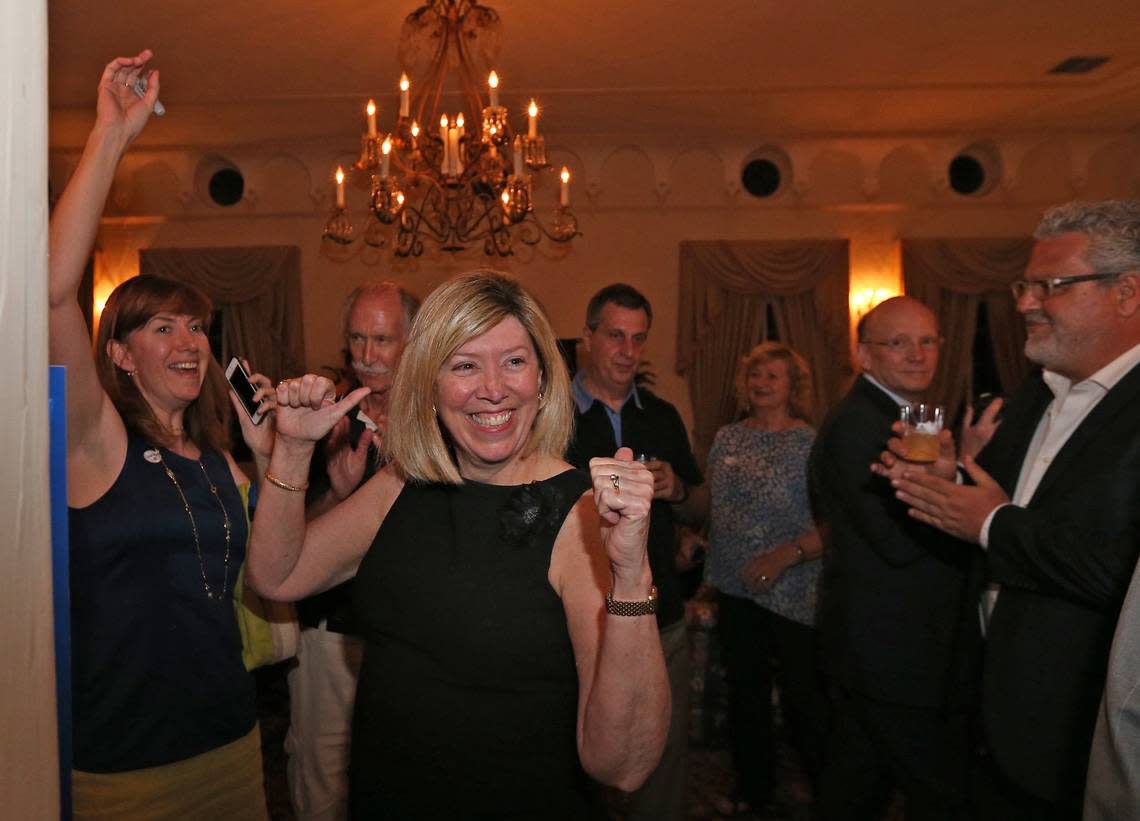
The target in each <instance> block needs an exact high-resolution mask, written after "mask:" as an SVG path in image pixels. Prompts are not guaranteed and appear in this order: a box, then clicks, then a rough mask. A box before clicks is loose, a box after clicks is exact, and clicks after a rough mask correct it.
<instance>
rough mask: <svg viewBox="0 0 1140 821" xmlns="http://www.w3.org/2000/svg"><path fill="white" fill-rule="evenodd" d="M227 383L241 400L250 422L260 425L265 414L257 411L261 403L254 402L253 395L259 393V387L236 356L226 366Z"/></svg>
mask: <svg viewBox="0 0 1140 821" xmlns="http://www.w3.org/2000/svg"><path fill="white" fill-rule="evenodd" d="M226 381H227V382H229V383H230V388H232V389H233V392H234V393H236V394H237V397H238V399H240V400H241V406H242V407H243V408H245V412H246V414H247V415H248V416H249V420H250V421H251V422H253V424H255V425H258V424H260V423H261V420H262V419H264V418H265V414H263V413H262V412H261V411H259V410H258V409H257V408H258V405H259V404H260V403H259V402H254V401H253V395H254V394H255V393H257V386H256V385H254V384H253V382H251V381H250V379H249V374H248V373H246V370H245V368H243V367H242V364H241V360H239V359H238V358H237V357H236V356H235V357H234V358H233V359H231V360H230V364H229V365H227V366H226Z"/></svg>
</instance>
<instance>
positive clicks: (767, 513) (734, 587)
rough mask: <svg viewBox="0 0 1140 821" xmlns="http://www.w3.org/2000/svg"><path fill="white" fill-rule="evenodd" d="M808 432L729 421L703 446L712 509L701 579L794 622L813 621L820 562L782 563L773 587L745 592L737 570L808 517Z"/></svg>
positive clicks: (802, 527)
mask: <svg viewBox="0 0 1140 821" xmlns="http://www.w3.org/2000/svg"><path fill="white" fill-rule="evenodd" d="M813 439H815V431H814V430H812V429H811V428H810V427H806V426H804V427H798V428H792V429H790V430H784V431H774V432H773V431H762V430H756V429H755V428H750V427H748V426H746V425H744V424H741V423H736V424H732V425H725V426H724V427H723V428H721V429H720V430H719V431H717V434H716V439H714V440H713V446H712V450H710V451H709V461H708V469H709V472H710V473H711V474H712V516H711V521H710V525H709V552H708V558H707V559H706V561H705V582H706V583H708V584H710V585H711V586H713V587H715V588H716V589H717V590H719V591H720V592H722V593H726V594H728V595H730V596H738V597H740V598H745V599H751V600H752V601H754V602H756V603H757V604H759V605H760V606H761V607H765V608H767V609H769V610H771V611H773V612H774V613H778V614H780V615H781V616H784V617H785V618H788V619H791V620H793V621H796V622H799V623H801V624H807V625H812V624H814V623H815V600H816V585H817V582H818V580H819V571H820V562H819V561H808V562H804V563H802V564H798V565H794V566H792V567H789V568H788V569H787V570H786V571H784V573H783V574H782V575H781V576H780V578H779V580H778V581H777V582H776V584H775V586H774V587H773V588H772V590H770V591H767V592H759V593H752V592H751V591H749V590H748V588H746V587H745V586H744V581H743V579H742V578H741V575H740V574H741V571H742V570H743V569H744V565H745V564H746V563H747V562H748V560H749V559H751V558H752V557H753V556H756V555H758V554H760V553H764V552H766V551H768V550H771V549H772V548H773V547H776V546H778V545H781V544H784V543H785V542H789V541H791V540H792V539H794V538H796V537H797V536H800V535H802V534H804V533H806V532H807V531H809V530H811V529H812V528H813V527H814V526H815V523H814V522H813V520H812V516H811V505H810V503H809V501H808V487H807V463H808V453H809V452H810V451H811V444H812V440H813Z"/></svg>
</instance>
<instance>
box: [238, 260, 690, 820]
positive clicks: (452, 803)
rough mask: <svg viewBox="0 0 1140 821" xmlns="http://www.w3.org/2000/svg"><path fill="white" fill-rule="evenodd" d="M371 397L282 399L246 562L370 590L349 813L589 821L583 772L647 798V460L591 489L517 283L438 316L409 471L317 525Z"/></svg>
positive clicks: (465, 285)
mask: <svg viewBox="0 0 1140 821" xmlns="http://www.w3.org/2000/svg"><path fill="white" fill-rule="evenodd" d="M366 391H367V389H362V390H359V391H356V392H354V393H351V394H349V395H348V396H347V397H345V398H344V399H342V400H340V401H339V402H336V401H334V399H335V397H334V395H333V392H332V385H331V384H330V383H329V381H328V380H327V379H324V378H323V377H317V376H313V375H308V376H305V377H303V378H301V379H295V380H289V381H287V382H285V383H282V384H281V385H279V386H278V405H279V409H278V421H277V424H278V428H277V441H276V445H275V448H274V453H273V457H272V460H271V463H270V466H269V474H268V475H267V477H266V478H267V481H268V483H269V484H268V485H267V487H266V492H264V493H263V495H262V497H261V501H260V509H259V515H258V518H257V523H256V524H255V526H254V534H253V538H252V541H251V554H250V567H249V578H250V581H251V583H253V584H254V585H255V586H256V587H257V588H258V589H259V590H260V591H261V592H262V593H263V594H264V595H267V596H270V597H272V598H280V599H286V600H289V599H295V598H298V597H301V596H305V595H309V594H311V593H313V592H316V591H319V590H322V589H324V588H326V587H328V586H330V585H333V584H336V583H338V582H340V581H342V580H344V579H346V578H349V577H351V576H353V575H356V578H357V581H356V584H355V586H354V594H353V599H354V609H355V612H356V615H357V619H358V622H359V624H360V627H361V632H362V635H363V637H364V639H365V642H366V649H365V657H364V668H363V670H362V671H361V678H360V684H359V690H358V694H357V702H356V717H355V721H354V727H353V745H352V760H351V765H350V782H351V788H350V789H351V811H352V816H353V817H354V818H358V819H360V818H392V819H492V818H503V819H505V818H511V819H535V821H537V819H543V821H547V820H548V819H580V818H588V817H590V815H591V813H592V812H593V810H592V809H591V806H590V801H589V798H588V795H589V792H588V790H587V789H586V780H585V775H586V774H589V775H590V776H592V777H593V778H595V779H598V780H600V781H603V782H606V783H611V784H616V785H617V786H620V787H623V788H625V789H632V788H634V787H636V786H637V785H638V784H639V783H640V782H641V781H642V780H644V778H645V777H646V776H647V775H648V773H649V772H650V771H651V770H652V768H653V766H654V765H655V764H656V761H657V758H658V756H659V755H660V751H661V747H662V744H663V742H664V736H665V731H666V729H667V726H666V725H667V723H668V718H667V716H668V704H669V695H668V692H669V691H668V683H667V681H666V678H665V668H664V663H663V660H662V656H661V647H660V642H659V640H658V637H657V631H656V628H655V620H654V619H652V618H646V616H649V615H650V614H652V613H653V610H654V604H655V597H654V591H653V588H652V579H651V577H650V573H649V565H648V561H647V559H646V554H645V540H646V533H647V528H648V518H647V517H648V511H649V504H650V500H651V497H652V492H653V481H652V476H651V474H650V473H649V472H648V471H647V470H645V469H644V467H643V466H642V465H640V464H638V463H637V462H634V461H632V458H631V457H632V454H630V453H629V452H628V449H626V450H625V451H624V452H623V451H619V452H618V453H617V455H616V456H615V458H612V459H597V460H594V461H593V462H592V463H591V470H590V474H589V475H587V474H586V473H584V472H578V471H575V470H573V469H572V468H571V467H570V466H569V465H568V464H566V463H565V462H564V461H563V460H562V456H561V455H562V453H563V451H564V450H565V445H566V440H567V438H568V437H569V434H570V426H571V425H572V419H573V415H572V410H571V404H570V402H571V400H570V393H569V381H568V379H567V376H566V371H565V367H564V366H563V364H562V359H561V357H560V356H559V354H558V352H557V347H556V345H555V341H554V334H553V332H552V331H551V329H550V325H549V323H548V322H547V320H546V318H545V316H543V314H542V313H541V311H540V310H539V309H538V307H537V305H536V304H535V303H534V302H533V300H531V298H530V297H529V295H527V294H526V293H525V292H524V291H523V290H522V288H521V287H520V286H519V285H518V284H517V283H515V282H514V281H512V280H510V279H508V278H506V277H503V276H501V275H497V274H490V273H480V274H472V275H467V276H464V277H460V278H458V279H456V280H452V281H451V282H449V283H446V284H445V285H443V286H441V287H440V288H439V289H438V290H436V291H435V292H434V293H433V294H432V295H431V296H429V297H428V299H427V300H426V301H425V302H424V305H423V307H422V308H421V309H420V312H419V314H418V315H417V317H416V320H415V322H414V324H413V326H412V330H411V334H410V336H409V340H408V346H407V348H406V350H405V352H404V356H403V359H402V360H401V364H400V369H399V371H398V373H397V375H396V382H395V385H394V387H393V390H392V398H391V403H390V417H389V434H388V441H387V443H386V444H387V447H388V449H389V455H390V457H391V459H392V462H391V463H390V464H389V466H388V467H387V468H385V469H384V470H382V471H381V472H380V473H378V474H377V475H376V476H375V477H374V478H373V479H371V480H370V481H369V482H368V483H366V484H365V485H364V486H363V487H362V488H361V489H360V490H359V491H357V492H356V493H355V494H354V495H353V496H351V497H350V498H349V499H347V500H346V501H345V502H343V503H342V504H341V505H340V506H338V507H337V508H335V509H334V510H332V511H331V512H329V513H328V514H326V515H325V516H323V517H320V518H318V519H316V520H314V521H313V522H310V523H309V524H308V526H307V527H306V524H305V521H304V511H303V495H302V494H301V493H300V492H298V491H299V489H300V488H302V487H303V485H304V482H305V476H306V473H307V468H308V462H309V458H310V456H311V453H312V450H313V443H314V442H315V441H317V440H318V439H319V438H320V437H321V436H322V435H323V434H324V432H325V431H327V430H328V429H329V427H330V426H331V425H333V424H334V423H335V422H336V420H337V419H339V418H340V417H341V416H343V415H344V414H345V413H346V412H347V411H348V409H349V408H350V407H352V406H353V405H354V404H355V403H356V402H358V401H359V400H360V398H361V397H362V396H363V395H364V394H365V392H366ZM591 486H592V488H593V492H592V494H591V493H588V492H587V491H588V490H589V489H590V488H591Z"/></svg>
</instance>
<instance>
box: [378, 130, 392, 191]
mask: <svg viewBox="0 0 1140 821" xmlns="http://www.w3.org/2000/svg"><path fill="white" fill-rule="evenodd" d="M380 152H381V153H382V154H383V155H384V156H383V158H382V159H381V160H380V179H382V180H386V179H388V168H389V166H388V163H389V161H390V160H391V158H392V137H391V136H388V137H385V138H384V142H383V143H381V144H380Z"/></svg>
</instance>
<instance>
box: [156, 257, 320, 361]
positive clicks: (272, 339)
mask: <svg viewBox="0 0 1140 821" xmlns="http://www.w3.org/2000/svg"><path fill="white" fill-rule="evenodd" d="M139 272H140V273H141V274H144V275H153V276H162V277H167V278H168V279H177V280H180V281H182V282H188V283H190V284H191V285H196V286H197V287H199V288H201V289H202V290H203V291H205V292H206V294H208V295H209V297H210V299H212V300H213V301H214V303H215V305H216V306H217V307H218V308H220V309H221V312H222V366H223V367H225V364H226V363H227V362H228V361H229V359H230V357H231V356H243V357H245V358H246V359H248V360H249V363H250V365H251V366H252V367H253V369H254V370H255V371H257V372H259V373H263V374H265V375H266V376H268V377H269V378H270V379H271V380H273V381H274V382H277V381H278V380H280V379H282V378H284V377H286V376H296V375H298V374H301V373H304V370H305V338H304V327H303V325H302V320H301V250H300V249H299V248H297V247H296V246H286V245H274V246H264V247H248V248H149V249H143V250H141V251H139Z"/></svg>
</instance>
